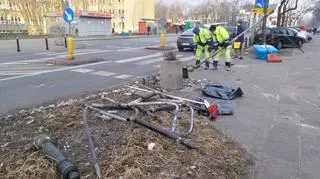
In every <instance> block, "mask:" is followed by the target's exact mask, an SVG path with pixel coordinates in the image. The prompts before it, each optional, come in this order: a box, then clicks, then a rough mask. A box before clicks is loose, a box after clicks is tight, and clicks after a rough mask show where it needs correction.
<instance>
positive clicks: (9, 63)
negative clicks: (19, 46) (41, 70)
mask: <svg viewBox="0 0 320 179" xmlns="http://www.w3.org/2000/svg"><path fill="white" fill-rule="evenodd" d="M105 52H110V50H99V51H92V52H83V53H75V54H74V55H86V54H95V53H105ZM65 53H67V52H65ZM64 57H67V55H61V56H56V57H48V58H39V59H34V60H23V61H16V62H6V63H0V65H11V64H22V63H30V62H43V61H49V60H53V59H57V58H64Z"/></svg>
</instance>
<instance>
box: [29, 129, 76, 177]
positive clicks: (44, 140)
mask: <svg viewBox="0 0 320 179" xmlns="http://www.w3.org/2000/svg"><path fill="white" fill-rule="evenodd" d="M53 143H54V142H53V141H52V140H51V138H50V137H49V136H48V135H46V134H41V135H39V136H37V137H35V139H34V146H35V147H36V148H37V149H38V150H41V151H42V152H43V153H44V154H45V155H46V156H47V157H49V158H50V159H52V160H53V161H54V162H55V163H56V166H57V168H58V170H59V171H60V173H61V176H62V178H63V179H80V174H79V172H78V169H77V168H76V167H75V166H74V165H73V164H72V161H71V160H70V159H69V158H67V157H66V156H64V155H63V154H62V153H61V151H60V150H59V149H58V148H57V147H56V146H55V145H54V144H53Z"/></svg>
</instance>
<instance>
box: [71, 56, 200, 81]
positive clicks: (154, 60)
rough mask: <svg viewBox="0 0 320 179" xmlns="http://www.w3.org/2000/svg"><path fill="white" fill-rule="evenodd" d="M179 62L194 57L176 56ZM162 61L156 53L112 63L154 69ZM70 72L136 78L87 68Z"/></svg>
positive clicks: (190, 59)
mask: <svg viewBox="0 0 320 179" xmlns="http://www.w3.org/2000/svg"><path fill="white" fill-rule="evenodd" d="M176 57H177V58H178V59H179V60H180V61H182V62H184V63H185V62H189V61H194V60H195V57H194V56H193V55H191V56H190V55H189V54H186V55H182V54H178V55H177V56H176ZM162 60H163V54H162V53H156V54H152V55H145V56H140V57H133V58H128V59H122V60H118V61H113V63H116V64H126V63H130V64H132V63H133V64H134V65H137V66H148V65H153V67H155V68H156V66H157V64H159V62H161V61H162ZM70 71H72V72H77V73H82V74H90V75H92V76H100V77H113V78H116V79H122V80H125V79H130V78H134V77H136V76H135V75H131V74H117V73H115V72H111V71H94V70H93V69H92V68H90V69H87V68H78V69H72V70H70Z"/></svg>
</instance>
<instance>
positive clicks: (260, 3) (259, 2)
mask: <svg viewBox="0 0 320 179" xmlns="http://www.w3.org/2000/svg"><path fill="white" fill-rule="evenodd" d="M255 7H256V8H264V0H256V4H255ZM268 7H269V0H268Z"/></svg>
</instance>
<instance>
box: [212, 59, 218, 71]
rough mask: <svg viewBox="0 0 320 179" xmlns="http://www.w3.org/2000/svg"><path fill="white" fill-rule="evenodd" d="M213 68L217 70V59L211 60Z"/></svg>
mask: <svg viewBox="0 0 320 179" xmlns="http://www.w3.org/2000/svg"><path fill="white" fill-rule="evenodd" d="M213 70H218V61H213Z"/></svg>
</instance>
